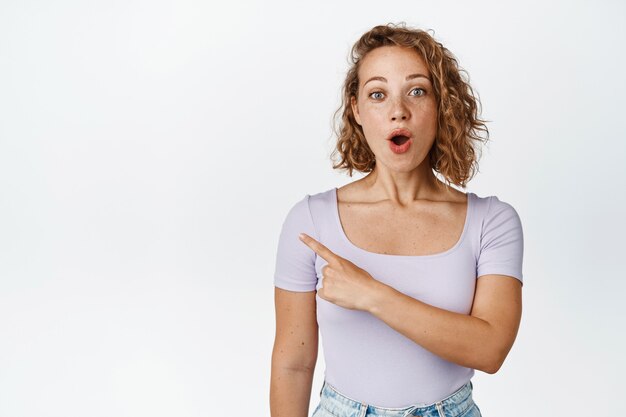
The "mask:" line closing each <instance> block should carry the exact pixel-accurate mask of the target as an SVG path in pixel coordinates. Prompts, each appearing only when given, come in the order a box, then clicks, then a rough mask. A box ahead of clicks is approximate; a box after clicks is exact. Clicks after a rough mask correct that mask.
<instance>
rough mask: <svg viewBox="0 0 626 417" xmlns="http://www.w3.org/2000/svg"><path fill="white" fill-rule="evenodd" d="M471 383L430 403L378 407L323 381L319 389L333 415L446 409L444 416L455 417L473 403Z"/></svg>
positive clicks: (402, 416)
mask: <svg viewBox="0 0 626 417" xmlns="http://www.w3.org/2000/svg"><path fill="white" fill-rule="evenodd" d="M472 390H473V384H472V381H467V383H465V384H464V385H463V386H461V387H460V388H459V389H457V390H456V391H455V392H453V393H452V394H450V395H449V396H447V397H445V398H443V399H441V400H439V401H436V402H434V403H431V404H426V403H419V404H414V405H410V406H408V407H402V408H389V407H378V406H374V405H369V404H365V403H362V402H359V401H357V400H355V399H353V398H350V397H348V396H346V395H344V394H342V393H340V392H339V391H338V390H337V389H336V388H335V387H333V386H332V385H330V384H329V383H328V382H326V381H324V383H323V385H322V389H321V391H320V397H321V405H322V406H323V407H324V408H326V409H327V410H328V411H329V412H330V413H333V411H334V412H335V415H343V414H342V413H341V410H345V409H346V408H347V409H350V410H359V411H360V412H359V413H358V416H359V417H362V416H365V415H366V414H367V415H368V416H369V415H373V416H380V417H409V416H423V417H430V416H437V417H442V416H444V412H443V410H444V409H445V410H446V413H445V416H450V417H455V416H458V415H461V414H463V413H464V412H465V411H467V410H468V409H469V408H470V407H472V406H473V405H474V401H473V399H472Z"/></svg>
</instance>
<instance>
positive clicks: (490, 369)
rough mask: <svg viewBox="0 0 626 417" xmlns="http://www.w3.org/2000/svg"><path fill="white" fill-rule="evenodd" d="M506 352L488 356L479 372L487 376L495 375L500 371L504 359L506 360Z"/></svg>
mask: <svg viewBox="0 0 626 417" xmlns="http://www.w3.org/2000/svg"><path fill="white" fill-rule="evenodd" d="M506 355H507V352H501V351H500V352H497V353H496V354H493V355H489V358H488V361H487V363H486V364H484V366H483V367H482V369H481V371H483V372H486V373H488V374H491V375H493V374H495V373H496V372H498V371H499V370H500V368H501V367H502V364H503V363H504V359H505V358H506Z"/></svg>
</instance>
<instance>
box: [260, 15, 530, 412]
mask: <svg viewBox="0 0 626 417" xmlns="http://www.w3.org/2000/svg"><path fill="white" fill-rule="evenodd" d="M352 56H353V63H354V65H353V67H352V68H351V69H350V70H349V72H348V74H347V78H346V81H345V84H344V91H343V93H344V95H343V104H342V107H341V108H340V109H339V110H340V111H343V117H342V124H341V127H340V131H339V135H338V136H339V139H338V142H337V149H336V152H337V153H338V154H339V155H340V157H341V160H340V161H339V163H337V164H336V165H335V166H334V168H343V169H347V170H348V171H349V172H350V176H351V175H352V170H353V169H355V170H358V171H361V172H364V173H367V175H366V176H365V177H363V178H362V179H359V180H357V181H354V182H352V183H350V184H347V185H345V186H343V187H341V188H332V189H330V190H328V191H325V192H321V193H318V194H314V195H309V194H307V195H306V196H305V197H304V198H303V199H302V200H300V201H298V202H297V203H296V204H295V205H294V206H293V207H292V208H291V210H290V211H289V213H288V215H287V217H286V219H285V222H284V223H283V227H282V231H281V234H280V239H279V244H278V253H277V258H276V271H275V277H274V283H275V305H276V339H275V344H274V350H273V354H272V376H271V388H270V409H271V413H272V416H273V417H282V416H293V417H297V416H306V415H307V414H308V409H309V402H310V395H311V389H312V379H313V372H314V368H315V364H316V361H317V347H318V323H319V330H320V332H321V335H322V345H323V350H324V355H325V356H324V357H325V363H326V369H325V372H324V384H323V386H322V389H321V392H320V402H319V404H318V405H317V407H316V409H315V412H314V413H313V417H322V416H323V417H332V416H335V417H344V416H345V417H348V416H359V417H361V416H375V415H384V416H386V417H396V416H397V417H400V416H410V415H413V416H417V415H419V416H433V417H434V416H438V417H444V416H459V417H461V416H463V417H469V416H480V415H481V414H480V410H479V408H478V406H477V405H476V404H475V403H474V401H473V399H472V389H473V384H472V382H471V378H472V376H473V375H474V371H475V370H476V369H478V370H480V371H483V372H486V373H490V374H493V373H495V372H497V371H498V369H499V368H500V367H501V365H502V363H503V361H504V359H505V358H506V356H507V354H508V352H509V350H510V349H511V347H512V345H513V342H514V340H515V337H516V335H517V330H518V328H519V323H520V319H521V305H522V301H521V287H522V256H523V234H522V225H521V221H520V218H519V216H518V214H517V212H516V210H515V209H514V208H513V207H512V206H511V205H510V204H508V203H506V202H503V201H500V200H499V199H498V198H497V197H496V196H489V197H479V196H477V195H476V194H474V193H471V192H468V193H463V192H461V191H458V190H456V189H455V188H453V187H451V186H450V184H451V183H453V184H455V185H457V186H460V187H462V188H465V186H466V183H467V181H468V180H469V179H471V177H472V176H473V174H474V171H473V169H474V166H475V164H476V154H475V150H474V145H475V143H479V142H481V141H486V140H487V139H486V138H484V139H483V138H481V137H480V136H479V133H480V132H485V133H487V135H486V136H488V130H487V128H486V127H485V125H484V121H482V120H480V119H479V118H478V117H477V112H478V110H477V109H478V100H477V99H476V98H475V96H474V94H473V92H472V88H471V87H470V86H469V84H468V83H467V82H466V81H465V80H464V79H463V78H462V77H461V76H460V73H461V72H463V70H461V69H459V68H458V64H457V61H456V60H455V58H454V57H453V55H452V54H451V53H450V52H449V51H448V50H447V49H446V48H445V47H443V45H441V44H440V43H439V42H436V41H435V40H434V39H433V38H432V37H431V36H430V35H429V34H428V33H427V32H424V31H422V30H418V29H412V28H407V27H406V25H392V24H389V25H385V26H376V27H374V28H373V29H372V30H370V31H369V32H367V33H365V34H364V35H363V36H362V37H361V38H360V39H359V40H358V42H357V43H356V44H355V45H354V47H353V49H352ZM434 172H438V173H439V174H440V175H441V176H442V177H443V179H444V181H445V183H444V182H442V181H440V180H439V179H438V178H437V177H436V176H435V174H434Z"/></svg>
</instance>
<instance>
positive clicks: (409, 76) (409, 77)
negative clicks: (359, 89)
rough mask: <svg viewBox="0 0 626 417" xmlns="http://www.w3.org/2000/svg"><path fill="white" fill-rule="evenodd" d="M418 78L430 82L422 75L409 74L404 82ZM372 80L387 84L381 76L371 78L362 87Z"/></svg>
mask: <svg viewBox="0 0 626 417" xmlns="http://www.w3.org/2000/svg"><path fill="white" fill-rule="evenodd" d="M418 77H422V78H426V79H427V80H428V81H431V80H430V78H429V77H427V76H425V75H424V74H411V75H407V76H406V79H405V81H409V80H412V79H413V78H418ZM374 80H378V81H383V82H387V79H386V78H385V77H381V76H376V77H372V78H370V79H369V80H367V81H365V83H364V84H363V87H365V84H367V83H369V82H370V81H374ZM431 82H432V81H431Z"/></svg>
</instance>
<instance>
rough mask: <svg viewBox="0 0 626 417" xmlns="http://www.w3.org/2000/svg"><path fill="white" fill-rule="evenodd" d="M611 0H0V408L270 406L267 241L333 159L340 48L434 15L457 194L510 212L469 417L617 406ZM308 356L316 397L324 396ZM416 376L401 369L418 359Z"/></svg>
mask: <svg viewBox="0 0 626 417" xmlns="http://www.w3.org/2000/svg"><path fill="white" fill-rule="evenodd" d="M625 18H626V6H625V4H624V3H623V2H619V1H608V0H606V1H595V2H592V1H588V2H580V1H574V2H572V1H553V2H543V1H525V2H516V3H511V4H504V3H503V2H491V3H489V2H468V3H467V4H465V3H461V2H459V3H453V2H438V3H437V4H432V2H419V1H402V2H400V1H395V2H394V1H391V2H386V3H381V2H372V1H358V2H357V1H350V2H334V4H331V3H330V2H322V3H320V2H308V3H301V2H286V1H285V2H276V1H272V2H267V1H264V2H251V1H250V2H235V3H228V4H227V3H225V2H224V3H223V4H217V3H214V2H202V1H181V0H177V1H173V0H172V1H154V0H151V1H147V0H141V1H132V2H128V1H101V2H87V1H69V0H61V1H54V2H50V1H38V2H37V1H29V0H21V1H15V0H14V1H8V0H5V1H3V2H2V3H0V115H1V116H0V117H1V118H0V415H1V416H10V417H22V416H37V417H45V416H59V417H60V416H63V417H69V416H81V417H82V416H90V417H97V416H115V417H123V416H144V415H145V416H148V415H149V416H153V417H156V416H172V415H177V416H221V415H249V416H269V376H270V359H271V350H272V344H273V338H274V305H273V291H274V288H273V272H274V261H275V251H276V244H277V241H278V234H279V231H280V227H281V224H282V221H283V219H284V217H285V215H286V214H287V211H288V209H289V208H290V207H291V206H292V205H293V204H294V203H295V202H296V201H297V200H299V199H301V198H302V197H304V195H305V194H314V193H317V192H320V191H324V190H327V189H329V188H331V187H334V186H341V185H343V184H345V183H347V182H349V181H353V180H355V179H357V178H359V176H355V177H353V178H350V177H348V176H347V175H346V174H344V173H341V172H338V171H334V170H332V168H331V161H330V159H329V155H330V152H331V151H332V148H333V144H334V138H333V137H332V132H331V129H330V126H331V118H332V112H333V111H334V110H335V109H336V108H337V107H338V105H339V99H340V95H339V94H340V87H341V83H342V81H343V77H344V75H345V71H346V69H347V57H348V53H349V49H350V47H351V46H352V44H353V43H354V42H355V41H356V40H357V39H358V37H359V36H360V35H361V34H362V33H364V32H365V31H367V30H369V29H370V28H371V27H373V26H375V25H377V24H385V23H387V22H400V21H404V22H406V23H407V24H409V25H413V26H416V27H420V28H423V29H433V30H434V34H435V38H436V39H437V40H439V41H441V42H442V43H443V44H444V45H445V46H446V47H448V48H449V49H450V50H451V51H452V52H453V53H454V54H455V55H456V56H457V57H458V59H459V62H460V64H461V66H462V67H463V68H464V69H466V70H467V71H468V73H469V74H470V82H471V84H472V85H473V86H474V87H475V88H476V90H477V91H478V93H479V95H480V99H481V101H482V106H483V113H482V116H483V117H484V118H486V119H488V120H490V121H491V122H490V123H488V127H489V129H490V132H491V142H490V145H488V147H486V148H484V151H483V157H482V159H481V160H480V173H479V174H478V175H477V176H476V177H475V179H474V180H473V181H471V182H470V184H469V186H468V188H467V189H466V191H472V192H475V193H477V194H478V195H480V196H487V195H497V196H498V197H499V198H500V199H501V200H503V201H506V202H509V203H510V204H512V205H513V206H514V207H515V208H516V210H517V211H518V213H519V215H520V217H521V219H522V223H523V227H524V233H525V236H524V237H525V253H524V270H523V272H524V291H523V293H524V311H523V318H522V324H521V328H520V331H519V334H518V337H517V341H516V343H515V345H514V347H513V349H512V350H511V352H510V354H509V356H508V358H507V360H506V362H505V364H504V366H503V367H502V368H501V369H500V371H499V372H498V373H496V374H494V375H489V374H484V373H482V372H479V371H477V373H476V375H475V377H474V379H473V382H474V399H475V401H476V403H477V404H478V405H479V407H480V408H481V411H482V413H483V415H484V416H485V417H488V416H498V415H506V416H510V417H514V416H527V415H529V414H532V415H533V416H551V417H552V416H555V415H563V416H565V415H583V414H591V413H593V414H594V415H602V414H616V413H619V412H621V410H622V408H623V405H622V401H621V397H622V396H623V384H622V381H623V375H624V373H625V372H626V366H625V360H624V357H623V352H625V351H626V342H625V339H624V336H623V330H624V318H625V314H624V312H625V311H624V304H625V303H624V293H625V290H626V284H625V274H624V272H623V271H624V269H623V265H622V262H623V260H624V249H625V245H624V236H625V235H626V227H625V226H626V222H625V220H624V207H625V203H626V201H625V195H624V191H623V190H624V182H625V180H626V172H625V168H624V162H625V161H624V159H625V158H624V157H625V156H626V135H625V133H626V125H625V123H624V110H625V107H624V96H625V94H626V85H625V81H624V70H623V68H624V65H625V64H626V53H625V52H624V51H625V50H626V48H624V44H625V41H626V31H625V26H624V21H625V20H626V19H625ZM323 369H324V362H323V354H322V350H321V349H320V354H319V362H318V368H317V370H316V374H315V381H314V386H313V391H312V394H311V410H312V409H313V408H314V407H315V405H316V404H317V401H318V399H319V397H318V395H319V388H320V387H321V383H322V378H323ZM419 377H420V376H419V375H417V376H416V378H419Z"/></svg>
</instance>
